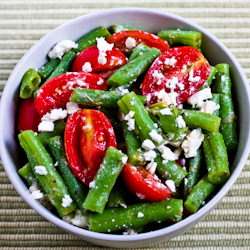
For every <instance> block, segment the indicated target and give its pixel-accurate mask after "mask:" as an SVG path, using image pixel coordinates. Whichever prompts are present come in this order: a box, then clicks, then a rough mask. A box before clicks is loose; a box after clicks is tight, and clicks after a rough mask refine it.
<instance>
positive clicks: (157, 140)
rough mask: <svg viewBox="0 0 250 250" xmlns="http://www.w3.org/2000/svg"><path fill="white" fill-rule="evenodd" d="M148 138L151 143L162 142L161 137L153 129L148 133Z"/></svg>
mask: <svg viewBox="0 0 250 250" xmlns="http://www.w3.org/2000/svg"><path fill="white" fill-rule="evenodd" d="M149 135H150V137H151V138H152V140H153V141H155V142H157V143H161V142H163V137H162V136H161V135H160V134H158V133H157V131H156V130H155V129H153V130H152V131H151V132H150V133H149Z"/></svg>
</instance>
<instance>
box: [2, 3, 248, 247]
mask: <svg viewBox="0 0 250 250" xmlns="http://www.w3.org/2000/svg"><path fill="white" fill-rule="evenodd" d="M118 2H119V1H116V0H108V1H105V0H34V1H32V0H1V4H0V93H2V91H3V88H4V85H5V83H6V80H7V78H8V76H9V74H10V73H11V71H12V69H13V68H14V66H15V64H16V63H17V62H18V60H19V59H20V58H21V57H22V56H23V54H24V53H25V52H26V51H27V50H28V49H29V48H30V47H31V45H33V44H34V43H35V42H36V41H37V40H39V39H40V38H41V37H42V36H43V35H45V34H46V33H47V32H49V31H50V30H52V29H54V28H55V27H57V26H58V25H60V24H62V23H64V22H66V21H68V20H70V19H72V18H75V17H78V16H80V15H84V14H87V13H90V12H94V11H97V10H100V9H106V8H113V7H127V6H133V7H148V8H154V9H159V10H161V11H165V12H171V13H175V14H178V15H181V16H183V17H185V18H188V19H189V20H192V21H194V22H196V23H198V24H200V25H202V26H203V27H204V28H206V29H207V30H208V31H210V32H211V33H213V34H214V35H215V36H217V37H218V38H219V39H220V40H221V41H222V42H223V43H224V44H225V45H226V46H227V47H228V48H229V49H230V50H231V52H232V53H233V54H234V55H235V56H236V57H237V59H238V61H239V63H240V64H241V65H242V67H243V69H244V71H245V73H246V75H247V78H248V80H249V79H250V14H249V13H250V1H249V0H238V1H237V0H234V1H232V0H228V1H225V0H168V1H164V0H144V1H140V0H123V1H122V3H118ZM120 2H121V1H120ZM249 178H250V161H249V160H248V161H247V163H246V166H245V168H244V169H243V172H242V174H241V176H240V177H239V179H238V180H237V182H236V184H235V185H234V186H233V188H232V189H231V191H230V192H229V193H228V195H227V196H226V197H225V198H224V199H223V200H222V202H221V203H220V204H219V205H218V206H217V208H216V209H214V210H213V211H212V212H211V213H210V215H209V216H207V217H206V218H205V219H204V220H203V221H201V222H200V223H198V224H197V225H196V226H195V227H194V228H192V229H191V230H189V231H188V232H187V233H185V234H183V235H181V236H178V237H176V238H174V239H172V240H170V241H166V242H164V243H161V244H157V245H155V246H153V247H150V249H222V248H224V249H250V223H249V221H250V209H249V204H250V184H249V183H250V182H249ZM14 248H17V249H29V248H41V249H51V248H56V249H74V248H82V249H99V248H100V247H97V246H94V245H93V244H91V243H88V242H86V241H84V240H80V239H78V238H77V237H76V236H73V235H71V234H68V233H66V232H64V231H62V230H61V229H59V228H57V227H56V226H54V225H53V224H51V223H49V222H47V221H45V220H44V219H43V218H42V217H41V216H40V215H38V214H37V213H36V212H35V211H33V210H32V209H31V208H30V207H29V206H28V205H27V204H26V203H25V202H24V201H23V200H22V199H21V198H20V197H19V195H18V193H17V192H16V191H15V190H14V188H13V186H12V185H11V184H10V182H9V180H8V178H7V176H6V174H5V172H4V169H3V167H2V164H0V249H14ZM100 249H105V248H100ZM145 249H149V248H145Z"/></svg>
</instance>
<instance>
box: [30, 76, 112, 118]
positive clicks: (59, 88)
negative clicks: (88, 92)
mask: <svg viewBox="0 0 250 250" xmlns="http://www.w3.org/2000/svg"><path fill="white" fill-rule="evenodd" d="M76 87H80V88H87V89H99V90H106V89H107V88H108V85H107V83H106V81H105V79H103V78H102V77H101V76H99V75H97V74H95V73H86V72H70V73H65V74H61V75H59V76H56V77H54V78H52V79H51V80H49V81H48V82H47V83H45V84H44V85H43V86H42V87H41V89H40V90H39V91H38V94H37V98H36V105H35V108H36V110H37V112H38V113H39V115H40V116H43V115H44V114H46V113H47V112H49V111H50V110H52V109H55V108H57V109H58V108H65V106H66V103H67V102H68V101H69V98H70V95H71V93H72V91H73V89H74V88H76Z"/></svg>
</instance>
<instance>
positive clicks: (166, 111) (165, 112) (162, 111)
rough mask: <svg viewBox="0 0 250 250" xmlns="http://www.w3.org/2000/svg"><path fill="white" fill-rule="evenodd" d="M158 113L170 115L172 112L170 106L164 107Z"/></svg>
mask: <svg viewBox="0 0 250 250" xmlns="http://www.w3.org/2000/svg"><path fill="white" fill-rule="evenodd" d="M160 114H162V115H172V112H171V110H170V108H164V109H161V110H160Z"/></svg>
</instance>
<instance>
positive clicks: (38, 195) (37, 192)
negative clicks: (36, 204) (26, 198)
mask: <svg viewBox="0 0 250 250" xmlns="http://www.w3.org/2000/svg"><path fill="white" fill-rule="evenodd" d="M30 195H31V197H32V198H33V199H35V200H39V199H42V198H43V193H42V192H41V190H34V191H32V192H31V194H30Z"/></svg>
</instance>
